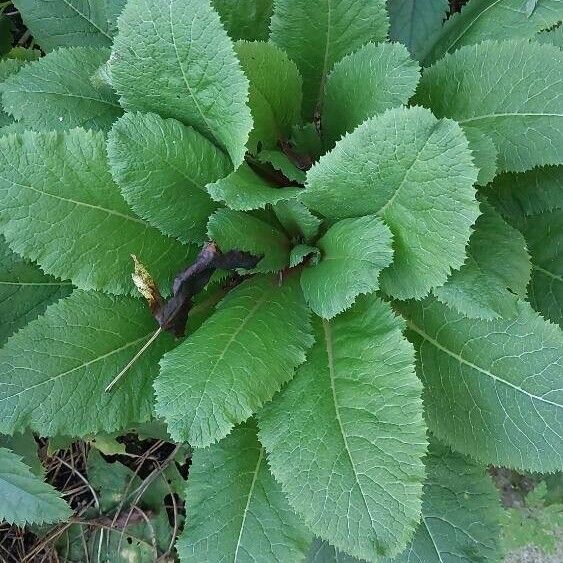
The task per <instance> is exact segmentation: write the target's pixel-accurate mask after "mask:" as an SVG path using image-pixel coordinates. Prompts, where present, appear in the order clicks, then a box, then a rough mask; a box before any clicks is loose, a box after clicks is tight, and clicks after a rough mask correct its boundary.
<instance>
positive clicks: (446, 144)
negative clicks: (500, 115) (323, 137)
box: [301, 107, 479, 299]
mask: <svg viewBox="0 0 563 563" xmlns="http://www.w3.org/2000/svg"><path fill="white" fill-rule="evenodd" d="M476 177H477V170H476V169H475V167H474V165H473V163H472V156H471V152H470V150H469V148H468V143H467V139H466V138H465V136H464V134H463V131H462V130H461V128H460V127H459V126H458V125H457V124H456V123H454V122H453V121H450V120H444V119H442V120H438V119H436V118H435V117H434V116H433V115H432V114H431V113H430V111H428V110H426V109H424V108H419V107H414V108H408V109H407V108H395V109H392V110H389V111H387V112H386V113H384V114H383V115H381V116H378V117H375V118H372V119H369V120H367V121H365V122H364V123H362V125H360V126H359V127H358V128H357V129H355V130H354V131H353V132H352V133H351V134H349V135H346V136H345V137H344V138H343V139H342V140H341V141H339V142H338V143H337V144H336V147H335V148H334V149H333V150H332V152H330V153H328V154H326V155H325V156H323V157H322V158H321V159H320V161H319V162H318V163H317V164H316V165H315V166H314V167H313V168H312V169H311V170H310V171H309V172H308V174H307V190H306V191H305V192H304V193H303V196H302V198H301V199H302V201H303V202H304V203H305V204H306V205H307V206H309V207H310V208H312V209H314V210H317V211H319V212H320V213H322V214H323V215H325V216H327V217H329V218H331V219H339V218H342V217H359V216H363V215H367V214H374V215H378V216H380V217H381V218H382V219H383V220H384V222H385V223H386V224H387V225H388V226H389V228H390V229H391V232H392V233H393V243H394V245H393V246H394V251H395V259H394V262H393V264H392V265H391V266H390V267H389V268H387V269H386V270H384V271H383V272H382V274H381V279H380V283H381V286H382V288H383V289H384V291H385V292H387V293H389V294H390V295H393V296H394V297H397V298H400V299H402V298H407V297H422V296H424V295H425V294H426V293H428V291H429V290H430V288H432V287H433V286H436V285H441V284H443V283H444V282H445V281H446V278H447V276H448V274H449V273H450V269H452V268H454V269H455V268H459V267H460V266H461V265H462V264H463V262H464V260H465V245H466V243H467V241H468V240H469V235H470V227H471V225H472V224H473V223H474V221H475V219H476V218H477V216H478V214H479V209H478V205H477V202H476V200H475V190H474V188H473V183H474V182H475V179H476ZM429 201H431V202H432V204H431V205H429V203H428V202H429Z"/></svg>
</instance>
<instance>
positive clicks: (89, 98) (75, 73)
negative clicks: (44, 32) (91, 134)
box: [0, 47, 123, 130]
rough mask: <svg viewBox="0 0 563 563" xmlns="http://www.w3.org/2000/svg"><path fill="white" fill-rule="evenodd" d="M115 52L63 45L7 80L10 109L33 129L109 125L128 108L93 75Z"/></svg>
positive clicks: (6, 103)
mask: <svg viewBox="0 0 563 563" xmlns="http://www.w3.org/2000/svg"><path fill="white" fill-rule="evenodd" d="M108 57H109V51H108V50H106V49H99V48H94V47H74V48H69V49H59V50H57V51H54V52H53V53H49V54H48V55H47V56H46V57H43V58H42V59H39V60H38V61H35V62H32V63H30V64H27V65H25V67H24V68H22V70H20V72H18V73H17V74H14V75H12V76H10V77H9V78H8V79H7V80H6V82H4V84H2V85H1V87H0V90H1V91H2V104H3V105H4V108H5V110H6V111H7V112H8V113H9V114H11V115H13V116H14V117H15V118H16V119H18V120H21V122H22V123H23V124H25V125H26V127H28V128H30V129H71V128H73V127H85V128H86V129H101V130H108V129H109V128H110V127H111V125H112V123H113V122H114V121H115V120H116V119H117V118H118V117H119V116H120V115H121V114H122V113H123V111H122V109H121V107H120V106H119V103H118V100H117V96H116V95H115V94H114V92H113V91H112V90H111V89H110V88H109V87H108V86H106V85H95V84H94V83H93V82H92V80H91V78H92V75H93V74H94V73H95V72H96V71H97V69H98V68H99V67H100V65H102V64H103V63H105V62H106V61H107V59H108Z"/></svg>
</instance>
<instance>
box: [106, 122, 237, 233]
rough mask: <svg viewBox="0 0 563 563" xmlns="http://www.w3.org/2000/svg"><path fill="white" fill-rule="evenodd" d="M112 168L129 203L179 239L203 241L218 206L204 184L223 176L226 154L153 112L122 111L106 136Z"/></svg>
mask: <svg viewBox="0 0 563 563" xmlns="http://www.w3.org/2000/svg"><path fill="white" fill-rule="evenodd" d="M108 156H109V162H110V166H111V172H112V174H113V177H114V179H115V181H116V182H117V184H118V185H119V187H120V188H121V193H122V194H123V197H124V198H125V199H126V201H127V203H129V205H131V207H132V208H133V210H134V211H135V212H136V213H138V214H139V215H140V216H141V217H143V218H144V219H146V220H147V221H148V222H149V223H150V224H151V225H153V226H154V227H156V228H158V229H159V230H160V231H162V232H163V233H165V234H167V235H171V236H175V237H176V238H178V239H179V240H181V241H182V242H189V241H198V242H201V241H203V240H204V239H205V237H206V228H207V221H208V219H209V216H210V215H211V214H212V213H213V211H215V209H216V208H217V205H216V204H215V203H214V202H213V201H212V200H211V198H210V197H209V195H208V194H207V192H206V191H205V186H206V184H208V183H209V182H214V181H215V180H217V179H219V178H222V177H223V176H226V175H227V174H228V173H229V171H230V170H231V165H230V161H229V158H228V157H227V155H226V154H225V153H223V152H222V151H221V150H219V149H218V148H217V147H216V146H215V145H214V144H213V143H211V142H210V141H209V140H208V139H207V138H206V137H204V136H203V135H201V134H200V133H198V132H197V131H196V130H195V129H193V128H191V127H186V126H185V125H182V124H181V123H180V122H178V121H176V120H174V119H163V118H162V117H160V116H158V115H156V114H154V113H147V114H141V113H135V114H126V115H124V116H123V117H122V118H121V119H120V120H119V121H118V122H117V123H116V124H115V125H114V127H113V129H112V130H111V132H110V134H109V139H108Z"/></svg>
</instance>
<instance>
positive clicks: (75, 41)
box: [14, 0, 126, 51]
mask: <svg viewBox="0 0 563 563" xmlns="http://www.w3.org/2000/svg"><path fill="white" fill-rule="evenodd" d="M125 2H126V0H14V6H15V7H16V8H17V9H18V10H19V12H20V14H21V15H22V18H23V20H24V22H25V25H26V26H27V27H28V28H29V29H30V30H31V33H32V34H33V38H34V40H35V41H36V42H37V43H38V44H39V45H40V46H41V48H42V49H43V50H44V51H52V50H53V49H55V48H56V47H76V46H85V45H88V46H93V47H110V46H111V42H112V38H113V34H114V33H115V31H116V22H117V16H118V15H119V13H120V12H121V10H122V9H123V6H124V5H125Z"/></svg>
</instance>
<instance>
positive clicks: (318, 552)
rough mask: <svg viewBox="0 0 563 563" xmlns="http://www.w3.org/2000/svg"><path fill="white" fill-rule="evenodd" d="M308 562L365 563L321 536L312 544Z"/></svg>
mask: <svg viewBox="0 0 563 563" xmlns="http://www.w3.org/2000/svg"><path fill="white" fill-rule="evenodd" d="M306 563H365V560H364V559H362V560H360V559H356V558H355V557H352V556H350V555H348V554H346V553H343V552H341V551H338V549H336V548H335V547H334V546H332V545H330V544H329V543H328V542H326V541H323V540H321V539H319V538H315V540H314V541H313V543H312V544H311V549H310V550H309V555H308V557H307V560H306Z"/></svg>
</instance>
